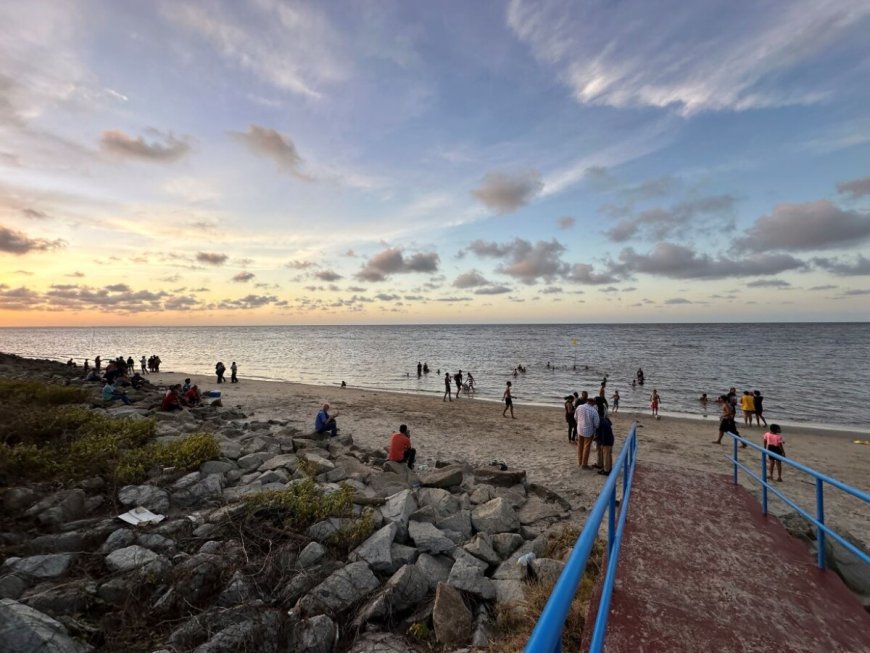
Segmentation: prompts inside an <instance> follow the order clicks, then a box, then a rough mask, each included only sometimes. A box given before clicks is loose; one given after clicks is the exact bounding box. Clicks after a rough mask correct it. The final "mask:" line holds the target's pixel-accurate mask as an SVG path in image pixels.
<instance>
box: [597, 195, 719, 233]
mask: <svg viewBox="0 0 870 653" xmlns="http://www.w3.org/2000/svg"><path fill="white" fill-rule="evenodd" d="M735 202H736V198H735V197H734V196H733V195H728V194H723V195H712V196H709V197H700V198H697V199H693V200H687V201H684V202H679V203H678V204H675V205H674V206H672V207H671V208H670V209H662V208H654V209H648V210H646V211H642V212H640V213H638V214H637V216H636V217H635V218H633V219H630V220H621V221H620V222H618V223H617V224H616V225H615V226H614V227H613V228H611V229H610V230H609V231H607V232H605V235H606V236H607V237H608V238H609V239H610V240H612V241H613V242H616V243H621V242H625V241H626V240H629V239H631V238H634V237H635V236H637V235H638V234H642V235H645V236H648V237H650V238H652V239H654V240H661V239H663V238H668V237H669V236H672V235H674V234H675V233H678V232H681V231H683V230H685V229H686V227H687V226H688V225H690V224H692V223H694V222H696V221H697V220H698V219H699V218H701V217H706V218H709V220H708V221H710V222H713V223H714V224H715V222H718V221H719V220H721V215H722V214H723V213H727V212H728V211H730V210H731V209H732V208H733V207H734V204H735Z"/></svg>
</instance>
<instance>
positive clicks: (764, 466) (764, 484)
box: [761, 451, 767, 515]
mask: <svg viewBox="0 0 870 653" xmlns="http://www.w3.org/2000/svg"><path fill="white" fill-rule="evenodd" d="M761 514H762V515H766V514H767V451H762V452H761Z"/></svg>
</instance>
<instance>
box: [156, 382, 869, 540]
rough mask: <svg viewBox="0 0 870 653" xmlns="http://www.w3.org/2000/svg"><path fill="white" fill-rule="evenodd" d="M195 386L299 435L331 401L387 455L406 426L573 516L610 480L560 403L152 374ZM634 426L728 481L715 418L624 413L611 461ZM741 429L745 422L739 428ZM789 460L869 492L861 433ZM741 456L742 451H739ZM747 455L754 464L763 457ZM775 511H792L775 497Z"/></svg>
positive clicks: (664, 449) (790, 448)
mask: <svg viewBox="0 0 870 653" xmlns="http://www.w3.org/2000/svg"><path fill="white" fill-rule="evenodd" d="M188 377H189V378H190V379H191V380H192V381H193V383H195V384H197V385H199V386H200V388H201V389H202V390H210V389H215V390H220V391H221V393H222V397H221V400H222V403H223V405H224V406H228V407H239V408H240V409H241V410H243V411H244V412H245V413H246V414H247V415H248V416H249V417H251V418H255V419H258V420H268V419H281V420H290V423H291V425H293V426H294V427H296V428H298V429H299V430H300V431H302V432H310V431H312V430H313V426H314V417H315V414H316V413H317V411H318V410H319V408H320V404H321V403H323V402H328V403H329V404H330V405H331V409H330V411H331V412H332V413H335V412H338V413H339V415H338V418H337V422H338V425H339V427H340V428H341V434H342V435H352V436H353V438H354V440H355V441H356V442H358V443H359V444H360V445H362V446H365V447H373V448H383V447H385V446H386V445H387V443H388V440H389V437H390V434H391V433H392V432H393V431H396V430H398V427H399V425H400V424H407V425H408V427H409V429H410V431H411V439H412V443H413V446H414V447H415V448H416V449H417V451H418V454H417V458H418V462H419V463H421V464H426V465H429V466H434V464H435V462H436V461H438V460H442V461H447V460H460V461H465V462H469V463H472V464H475V465H488V464H490V463H491V462H493V461H499V462H503V463H505V464H506V465H508V467H509V468H512V469H525V470H526V473H527V475H528V479H529V482H531V483H540V484H542V485H545V486H547V487H549V488H552V489H553V490H555V491H556V492H559V493H560V494H562V495H563V496H564V497H565V499H567V500H568V501H569V502H570V503H571V505H572V508H573V509H574V510H575V511H582V510H583V509H586V508H589V507H591V505H592V504H593V503H594V502H595V499H596V498H597V496H598V492H599V491H600V489H601V486H602V485H603V483H604V477H603V476H599V475H598V474H594V473H592V472H589V471H581V470H579V469H578V467H577V462H576V448H575V447H574V446H573V445H571V444H570V443H568V441H567V425H566V423H565V420H564V411H563V408H562V407H561V405H554V406H536V405H529V404H524V403H523V402H522V401H520V400H518V401H516V402H515V412H516V417H517V419H513V420H512V419H510V418H505V417H502V409H501V407H500V404H498V403H495V402H492V401H483V400H477V399H469V398H466V397H462V398H460V399H453V401H452V402H445V401H442V399H441V397H436V396H431V395H416V394H409V393H401V392H393V391H386V390H367V389H359V388H352V387H347V388H340V387H337V386H322V385H307V384H301V383H293V382H288V381H256V380H249V379H245V378H242V379H241V380H240V382H239V383H236V384H233V383H229V382H226V383H224V384H216V383H215V377H214V375H202V374H185V373H182V372H159V373H155V374H151V375H149V376H148V380H149V381H151V382H152V383H155V384H158V385H168V384H172V383H181V382H183V380H184V379H185V378H188ZM634 421H637V423H638V436H639V437H638V443H639V444H638V447H639V448H638V460H639V461H640V463H641V464H642V463H643V462H644V461H649V462H654V463H657V464H666V465H674V466H681V467H684V468H686V469H693V470H699V471H705V472H709V473H714V474H720V475H722V476H723V478H727V477H729V476H730V474H731V469H732V467H731V464H730V463H729V462H728V461H727V460H726V459H725V457H726V455H730V452H731V445H730V444H729V440H728V438H727V437H726V438H725V439H724V440H723V444H721V445H716V444H713V440H715V439H716V437H717V434H718V423H719V420H718V418H714V417H711V418H710V419H709V420H706V421H704V420H695V419H686V418H675V417H667V416H666V417H663V418H662V419H660V420H655V419H653V418H652V417H651V416H649V415H648V414H641V413H637V412H630V413H629V412H626V413H622V412H620V413H619V414H617V415H616V416H614V418H613V422H614V433H615V436H616V444H615V447H614V455H616V453H618V451H619V450H620V448H621V447H622V442H623V441H624V438H625V436H626V434H627V432H628V429H629V427H630V425H631V423H632V422H634ZM738 428H740V424H738ZM764 431H765V429H764V428H759V427H752V428H751V429H741V433H742V434H743V435H744V436H746V437H748V438H749V439H750V440H752V441H754V442H757V443H759V444H760V443H761V438H762V435H763V433H764ZM783 435H784V437H785V443H786V445H785V446H786V453H787V455H788V456H789V457H791V458H793V459H795V460H796V461H798V462H801V463H802V464H804V465H806V466H808V467H812V468H814V469H816V470H818V471H820V472H822V473H824V474H827V475H829V476H832V477H833V478H836V479H838V480H840V481H842V482H844V483H847V484H849V485H851V486H853V487H857V488H859V489H861V490H863V491H865V492H867V491H870V474H868V473H867V470H870V446H867V445H859V444H854V443H853V440H854V439H858V438H855V433H853V432H851V431H848V430H842V429H841V430H831V431H825V432H824V434H819V433H818V432H816V431H815V430H814V429H811V428H807V427H787V428H784V429H783ZM743 452H745V453H743ZM750 453H751V452H749V450H742V452H741V457H744V456H745V457H746V458H745V459H746V460H749V461H750V466H751V467H753V468H754V467H755V466H757V465H758V464H759V455H758V453H757V452H754V454H753V455H750ZM783 476H784V478H785V482H784V483H783V484H782V486H781V487H782V488H783V490H784V491H786V492H787V494H788V496H790V497H791V498H792V499H793V500H795V501H797V503H798V504H799V505H801V506H802V507H803V508H804V509H806V510H807V511H808V512H810V513H811V514H812V513H814V512H815V483H814V482H813V481H812V480H811V479H809V478H808V477H807V476H805V475H804V474H802V473H799V472H797V471H796V470H793V469H791V468H789V467H788V466H784V473H783ZM740 482H741V483H742V484H744V485H745V486H746V487H747V488H748V489H750V490H751V491H754V492H758V488H757V484H756V483H755V482H754V481H751V480H749V479H747V478H746V475H745V474H741V475H740ZM825 498H826V506H825V509H826V514H827V517H828V519H829V521H831V522H832V523H834V524H838V525H840V526H841V527H842V528H844V529H846V530H848V531H849V532H850V533H852V534H853V535H855V536H856V537H858V538H859V539H862V540H863V541H865V542H870V514H867V510H866V505H864V504H863V503H862V502H860V501H858V500H857V499H854V498H852V497H849V496H848V495H845V494H843V493H841V492H828V493H826V497H825ZM770 505H771V512H772V513H773V514H784V513H786V512H791V511H792V509H791V508H789V507H787V506H786V505H785V504H784V503H782V502H780V501H779V500H778V499H775V498H774V499H771V502H770Z"/></svg>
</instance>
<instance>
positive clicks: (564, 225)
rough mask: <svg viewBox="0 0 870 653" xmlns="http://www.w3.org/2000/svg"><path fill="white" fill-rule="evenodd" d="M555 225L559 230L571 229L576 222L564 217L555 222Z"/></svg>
mask: <svg viewBox="0 0 870 653" xmlns="http://www.w3.org/2000/svg"><path fill="white" fill-rule="evenodd" d="M556 224H557V225H558V226H559V229H571V228H572V227H573V226H574V225H575V224H577V221H576V220H575V219H574V218H572V217H570V216H565V217H564V218H559V219H558V220H556Z"/></svg>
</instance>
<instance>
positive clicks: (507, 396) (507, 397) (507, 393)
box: [501, 381, 516, 419]
mask: <svg viewBox="0 0 870 653" xmlns="http://www.w3.org/2000/svg"><path fill="white" fill-rule="evenodd" d="M502 399H504V410H503V411H502V412H501V416H502V417H507V412H508V409H510V411H511V419H516V417H514V401H513V399H512V398H511V382H510V381H508V382H507V385H505V387H504V394H503V395H502Z"/></svg>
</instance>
